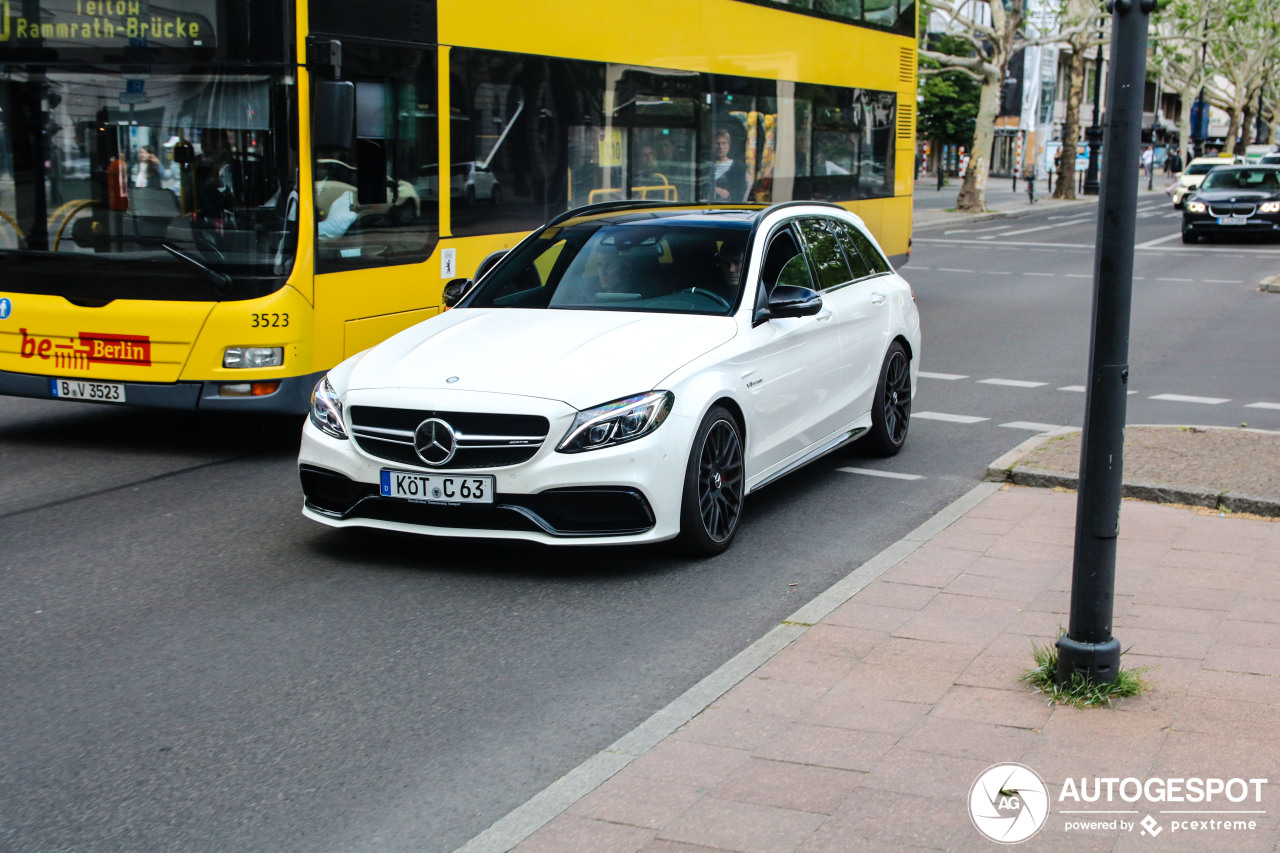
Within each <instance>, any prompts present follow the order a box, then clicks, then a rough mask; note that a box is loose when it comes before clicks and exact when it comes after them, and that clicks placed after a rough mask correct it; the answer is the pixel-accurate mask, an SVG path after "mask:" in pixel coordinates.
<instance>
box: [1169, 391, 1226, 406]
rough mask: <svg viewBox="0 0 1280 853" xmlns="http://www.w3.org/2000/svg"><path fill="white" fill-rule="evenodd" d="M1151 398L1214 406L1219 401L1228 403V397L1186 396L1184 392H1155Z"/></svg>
mask: <svg viewBox="0 0 1280 853" xmlns="http://www.w3.org/2000/svg"><path fill="white" fill-rule="evenodd" d="M1149 399H1152V400H1166V401H1168V402H1170V403H1202V404H1204V405H1206V406H1216V405H1218V404H1219V403H1230V402H1231V399H1230V398H1229V397H1188V396H1187V395H1186V394H1156V395H1155V396H1154V397H1151V398H1149Z"/></svg>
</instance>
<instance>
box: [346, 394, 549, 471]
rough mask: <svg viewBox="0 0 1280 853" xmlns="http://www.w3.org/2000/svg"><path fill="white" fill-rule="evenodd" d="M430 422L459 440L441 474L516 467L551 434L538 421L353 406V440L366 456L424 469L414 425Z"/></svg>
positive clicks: (534, 418) (532, 417) (522, 417)
mask: <svg viewBox="0 0 1280 853" xmlns="http://www.w3.org/2000/svg"><path fill="white" fill-rule="evenodd" d="M429 418H437V419H439V420H442V421H444V422H445V423H447V424H449V426H451V427H453V430H454V432H455V433H456V434H457V438H458V449H457V452H456V453H455V454H454V456H453V458H452V459H451V460H449V462H448V464H447V465H446V466H444V469H464V468H465V469H475V468H500V467H503V466H505V465H518V464H520V463H521V462H525V461H528V460H529V459H531V458H533V455H534V454H535V453H537V452H538V449H539V448H540V447H542V444H543V442H545V441H546V438H547V431H548V430H549V429H550V428H551V423H550V422H549V421H548V420H547V419H546V418H544V417H542V416H540V415H507V414H492V413H483V412H440V411H433V410H423V409H391V408H385V407H381V406H352V407H351V438H352V440H353V441H355V443H356V445H357V446H358V447H359V448H360V449H361V450H363V451H364V452H365V453H368V454H369V455H370V456H376V457H377V458H379V459H385V460H387V461H388V462H395V463H397V464H399V465H413V466H415V467H423V462H422V460H421V459H420V458H419V457H418V454H417V452H416V451H415V450H414V449H413V433H414V430H416V429H417V428H418V424H420V423H422V422H423V421H425V420H427V419H429Z"/></svg>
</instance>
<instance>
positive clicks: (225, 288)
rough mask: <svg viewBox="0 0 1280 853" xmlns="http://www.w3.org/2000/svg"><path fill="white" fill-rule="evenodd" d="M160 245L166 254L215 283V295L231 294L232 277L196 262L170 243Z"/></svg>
mask: <svg viewBox="0 0 1280 853" xmlns="http://www.w3.org/2000/svg"><path fill="white" fill-rule="evenodd" d="M160 245H161V246H162V247H164V250H165V251H166V252H168V253H169V254H171V255H173V256H174V257H175V258H177V259H178V260H180V261H182V262H184V263H185V264H187V265H188V266H190V267H193V268H195V269H196V270H197V271H198V272H199V273H200V274H201V275H203V276H204V277H205V278H207V279H208V280H209V281H211V282H213V290H214V293H216V294H217V295H219V296H224V295H226V294H227V293H228V292H230V290H231V276H229V275H227V274H226V273H224V272H218V271H217V270H215V269H211V268H209V267H208V266H206V265H205V264H203V263H201V262H200V261H198V260H196V259H195V258H193V257H191V256H190V255H188V254H184V253H183V252H179V251H178V250H177V249H176V248H174V247H173V246H172V245H170V244H169V243H161V244H160Z"/></svg>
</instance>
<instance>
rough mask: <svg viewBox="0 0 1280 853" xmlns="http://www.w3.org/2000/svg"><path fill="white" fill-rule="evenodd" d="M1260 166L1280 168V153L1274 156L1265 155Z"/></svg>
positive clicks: (1259, 161) (1259, 162) (1260, 161)
mask: <svg viewBox="0 0 1280 853" xmlns="http://www.w3.org/2000/svg"><path fill="white" fill-rule="evenodd" d="M1258 165H1259V166H1280V151H1278V152H1276V153H1274V154H1263V155H1262V157H1261V158H1260V159H1259V160H1258Z"/></svg>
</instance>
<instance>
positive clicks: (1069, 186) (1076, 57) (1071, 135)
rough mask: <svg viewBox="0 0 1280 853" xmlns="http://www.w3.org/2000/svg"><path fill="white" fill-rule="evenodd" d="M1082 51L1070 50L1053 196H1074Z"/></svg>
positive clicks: (1082, 67)
mask: <svg viewBox="0 0 1280 853" xmlns="http://www.w3.org/2000/svg"><path fill="white" fill-rule="evenodd" d="M1084 66H1085V58H1084V51H1083V50H1081V49H1080V48H1073V49H1072V51H1071V66H1070V69H1069V70H1070V76H1069V77H1068V80H1069V81H1070V82H1068V84H1067V114H1066V116H1065V117H1064V118H1063V121H1062V153H1061V157H1062V159H1061V160H1060V161H1059V162H1060V163H1061V166H1060V167H1059V169H1058V184H1057V186H1055V187H1054V188H1053V197H1054V198H1063V199H1074V198H1075V197H1076V144H1077V143H1078V142H1079V141H1080V101H1081V99H1082V98H1083V97H1084Z"/></svg>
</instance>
